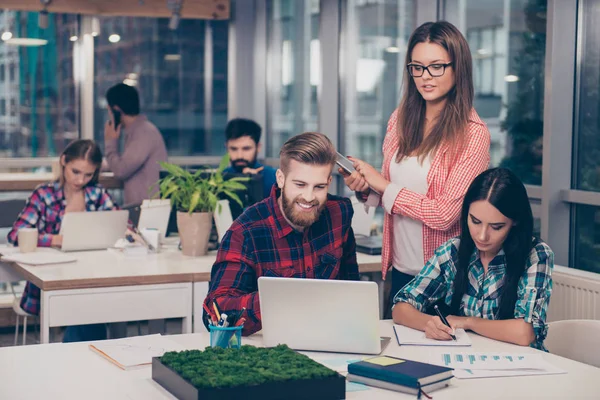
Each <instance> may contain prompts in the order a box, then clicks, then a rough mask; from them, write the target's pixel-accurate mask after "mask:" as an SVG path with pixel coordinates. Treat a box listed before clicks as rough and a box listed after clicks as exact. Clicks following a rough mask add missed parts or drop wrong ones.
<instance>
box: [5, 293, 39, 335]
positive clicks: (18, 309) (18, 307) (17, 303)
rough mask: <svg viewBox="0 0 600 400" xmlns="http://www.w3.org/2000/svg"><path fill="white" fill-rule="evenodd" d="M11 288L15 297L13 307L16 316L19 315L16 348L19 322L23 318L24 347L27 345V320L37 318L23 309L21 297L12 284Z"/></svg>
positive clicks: (16, 326)
mask: <svg viewBox="0 0 600 400" xmlns="http://www.w3.org/2000/svg"><path fill="white" fill-rule="evenodd" d="M10 288H11V290H12V292H13V295H14V296H15V298H14V300H13V304H12V307H13V310H14V312H15V314H17V320H16V322H15V346H16V345H17V339H18V336H19V320H20V319H21V317H22V318H23V345H25V344H26V343H27V339H26V338H27V318H29V317H33V318H35V317H36V316H35V315H33V314H29V313H28V312H27V311H25V310H23V309H22V308H21V297H20V296H17V295H16V293H15V289H14V287H13V285H12V284H11V285H10Z"/></svg>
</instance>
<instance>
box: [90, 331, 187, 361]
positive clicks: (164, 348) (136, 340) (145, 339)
mask: <svg viewBox="0 0 600 400" xmlns="http://www.w3.org/2000/svg"><path fill="white" fill-rule="evenodd" d="M90 349H91V350H92V351H95V352H96V353H98V354H100V355H101V356H103V357H105V358H106V359H108V360H109V361H110V362H112V363H114V364H116V365H117V366H118V367H119V368H121V369H131V368H136V367H143V366H146V365H151V364H152V357H161V356H162V355H163V354H165V353H166V352H168V351H181V350H185V349H184V348H183V346H181V345H180V344H179V343H176V342H174V341H172V340H170V339H168V338H167V337H165V336H162V335H158V334H157V335H148V336H136V337H129V338H124V339H115V340H103V341H100V342H95V343H92V344H90Z"/></svg>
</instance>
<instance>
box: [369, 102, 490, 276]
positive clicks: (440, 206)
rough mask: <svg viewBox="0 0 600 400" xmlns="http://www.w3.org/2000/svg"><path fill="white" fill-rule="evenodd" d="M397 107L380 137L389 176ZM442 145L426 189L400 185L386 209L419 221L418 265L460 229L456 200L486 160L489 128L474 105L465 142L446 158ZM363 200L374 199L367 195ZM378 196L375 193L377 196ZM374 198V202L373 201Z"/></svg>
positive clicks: (388, 249)
mask: <svg viewBox="0 0 600 400" xmlns="http://www.w3.org/2000/svg"><path fill="white" fill-rule="evenodd" d="M397 122H398V119H397V110H396V111H394V113H393V114H392V116H391V117H390V119H389V122H388V127H387V133H386V135H385V139H384V141H383V166H382V169H381V171H382V175H383V177H384V178H385V179H387V180H388V181H389V180H390V161H391V160H392V157H395V155H396V153H397V152H398V136H397V130H396V129H397V128H396V125H397ZM450 157H451V154H450V152H449V151H448V146H447V145H442V146H441V147H440V148H439V150H438V151H437V152H436V154H435V156H434V157H433V160H432V161H431V167H430V169H429V173H428V174H427V187H428V189H427V194H425V195H422V194H419V193H415V192H413V191H410V190H408V189H406V188H402V189H401V190H400V191H399V192H398V195H397V196H396V200H395V201H394V204H393V206H392V209H391V214H401V215H405V216H408V217H410V218H412V219H414V220H417V221H421V222H422V223H423V256H424V260H423V265H424V264H425V262H427V260H429V259H430V258H431V256H433V253H434V252H435V249H437V248H438V247H439V246H441V245H442V244H443V243H445V242H446V241H448V240H449V239H451V238H453V237H455V236H458V235H459V234H460V226H459V221H458V219H459V217H460V209H461V206H462V201H463V198H464V196H465V194H466V193H467V189H468V188H469V185H470V184H471V182H472V181H473V179H475V177H476V176H477V175H479V174H480V173H482V172H483V171H485V170H486V169H487V168H488V166H489V163H490V132H489V131H488V129H487V127H486V126H485V124H484V123H483V121H481V119H480V118H479V115H477V112H475V110H472V111H471V115H470V116H469V123H468V131H467V137H466V142H465V146H463V149H462V152H461V153H460V154H458V157H457V158H456V162H454V163H450ZM370 197H371V198H370V199H369V201H368V202H367V204H369V205H376V204H378V203H380V199H379V198H377V199H376V200H375V199H374V197H373V196H370ZM377 197H378V196H377ZM373 200H375V202H373ZM391 214H390V213H389V212H386V213H385V216H384V221H383V246H382V251H381V253H382V254H381V258H382V264H381V266H382V271H381V272H382V275H383V278H384V279H385V275H386V273H387V271H388V269H389V268H390V267H391V266H392V248H393V240H394V229H393V218H392V215H391Z"/></svg>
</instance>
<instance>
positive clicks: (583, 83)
mask: <svg viewBox="0 0 600 400" xmlns="http://www.w3.org/2000/svg"><path fill="white" fill-rule="evenodd" d="M584 4H589V5H588V6H586V7H585V8H589V10H586V11H587V12H584V13H583V14H582V15H581V18H583V21H582V36H581V52H580V57H581V62H580V63H579V64H580V70H579V74H578V87H579V102H578V103H579V104H578V114H577V115H576V126H575V128H576V132H575V137H576V138H577V139H576V143H573V146H574V147H575V150H576V151H575V155H576V158H575V160H574V161H575V164H574V169H575V181H574V184H573V186H574V188H575V189H580V190H592V191H600V112H599V110H600V93H599V88H600V51H599V48H600V11H599V10H600V8H598V6H599V5H600V1H586V2H584Z"/></svg>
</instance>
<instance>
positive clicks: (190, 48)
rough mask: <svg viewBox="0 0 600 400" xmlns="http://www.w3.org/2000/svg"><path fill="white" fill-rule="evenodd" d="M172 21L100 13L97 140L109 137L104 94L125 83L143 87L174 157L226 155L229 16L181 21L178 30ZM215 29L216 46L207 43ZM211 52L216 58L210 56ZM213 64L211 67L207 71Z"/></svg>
mask: <svg viewBox="0 0 600 400" xmlns="http://www.w3.org/2000/svg"><path fill="white" fill-rule="evenodd" d="M168 24H169V19H168V18H137V17H136V18H134V17H101V18H100V26H101V28H102V31H101V34H100V35H99V36H97V37H96V39H95V48H94V52H95V54H94V55H95V58H94V60H95V68H94V76H95V80H94V86H95V87H94V93H95V113H94V118H95V121H94V138H95V139H96V140H97V141H98V142H99V143H101V144H103V143H104V124H105V121H106V120H107V119H108V112H107V110H106V98H105V94H106V91H107V90H108V88H110V87H111V86H113V85H115V84H117V83H120V82H123V83H125V84H128V85H132V86H135V87H136V88H137V89H138V91H139V94H140V103H141V112H142V113H143V114H145V115H146V116H147V117H148V119H149V120H150V121H151V122H152V123H154V124H155V125H156V126H157V128H158V129H159V130H160V131H161V133H162V135H163V137H164V139H165V143H166V145H167V150H168V153H169V155H171V156H192V155H220V154H223V152H224V149H223V142H224V137H225V124H226V123H227V46H228V22H227V21H205V20H194V19H182V20H181V21H180V23H179V27H178V28H177V29H176V30H174V31H172V30H170V29H169V27H168ZM207 24H209V26H208V27H207ZM207 28H210V29H207ZM211 31H212V49H207V48H206V44H207V43H211V42H210V40H207V35H209V34H210V32H211ZM210 50H212V63H210V62H206V59H205V57H206V56H207V55H210V54H211V51H210ZM211 64H212V71H206V68H205V66H206V65H211ZM207 101H209V103H208V104H207Z"/></svg>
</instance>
